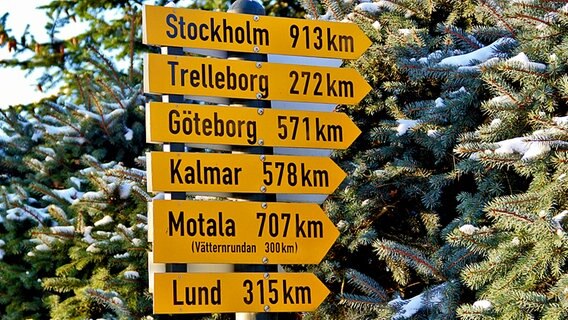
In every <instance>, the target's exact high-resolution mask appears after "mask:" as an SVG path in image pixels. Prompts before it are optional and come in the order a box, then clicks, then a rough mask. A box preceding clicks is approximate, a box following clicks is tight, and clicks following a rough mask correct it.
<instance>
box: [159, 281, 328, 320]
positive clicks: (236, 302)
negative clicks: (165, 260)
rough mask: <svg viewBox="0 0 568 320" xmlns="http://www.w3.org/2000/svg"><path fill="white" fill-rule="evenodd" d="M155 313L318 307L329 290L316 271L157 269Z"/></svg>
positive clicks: (290, 309) (278, 310)
mask: <svg viewBox="0 0 568 320" xmlns="http://www.w3.org/2000/svg"><path fill="white" fill-rule="evenodd" d="M154 283H155V285H154V313H156V314H182V313H216V312H219V313H221V312H299V311H313V310H315V309H316V308H317V307H318V306H319V305H320V304H321V303H322V302H323V300H324V299H325V298H326V297H327V295H328V294H329V290H328V289H327V288H326V287H325V285H323V283H321V281H320V280H319V279H318V278H317V277H316V276H315V275H313V274H312V273H258V272H257V273H245V272H243V273H240V272H239V273H156V274H155V275H154Z"/></svg>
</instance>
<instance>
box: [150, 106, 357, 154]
mask: <svg viewBox="0 0 568 320" xmlns="http://www.w3.org/2000/svg"><path fill="white" fill-rule="evenodd" d="M360 133H361V131H360V130H359V128H357V126H356V125H355V124H354V123H353V121H351V119H349V117H348V116H347V115H346V114H344V113H340V112H316V111H296V110H275V109H256V108H240V107H220V106H204V105H195V104H173V103H162V102H150V103H149V104H147V105H146V140H147V141H148V142H154V143H162V142H179V143H205V144H221V145H241V146H254V145H260V146H267V147H296V148H302V147H305V148H322V149H346V148H347V147H349V145H350V144H351V143H352V142H353V141H354V140H355V138H357V136H359V134H360Z"/></svg>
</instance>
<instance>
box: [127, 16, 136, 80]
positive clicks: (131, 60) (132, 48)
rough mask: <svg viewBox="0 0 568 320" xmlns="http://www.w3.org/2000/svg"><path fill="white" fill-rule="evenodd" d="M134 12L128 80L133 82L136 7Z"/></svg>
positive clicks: (131, 19) (129, 43)
mask: <svg viewBox="0 0 568 320" xmlns="http://www.w3.org/2000/svg"><path fill="white" fill-rule="evenodd" d="M132 11H133V12H131V13H130V33H129V35H128V58H129V60H130V61H129V65H128V80H129V81H130V82H132V79H133V77H134V42H135V41H136V32H135V30H136V20H137V19H136V15H135V14H134V7H132Z"/></svg>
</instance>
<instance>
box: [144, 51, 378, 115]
mask: <svg viewBox="0 0 568 320" xmlns="http://www.w3.org/2000/svg"><path fill="white" fill-rule="evenodd" d="M144 60H145V61H144V92H146V93H154V94H181V95H195V96H214V97H226V98H241V99H259V100H282V101H298V102H320V103H335V104H356V103H358V102H359V101H360V100H361V99H363V97H365V95H367V93H368V92H369V91H370V90H371V87H370V86H369V84H367V82H366V81H365V79H364V78H363V77H361V75H360V74H359V73H358V72H357V71H356V70H355V69H350V68H331V67H317V66H302V65H291V64H281V63H265V62H253V61H241V60H223V59H214V58H199V57H190V56H168V55H159V54H146V55H145V59H144Z"/></svg>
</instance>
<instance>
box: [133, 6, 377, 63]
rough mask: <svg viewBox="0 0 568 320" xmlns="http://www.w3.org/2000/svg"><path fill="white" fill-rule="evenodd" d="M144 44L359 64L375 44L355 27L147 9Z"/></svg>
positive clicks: (204, 12)
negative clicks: (342, 60)
mask: <svg viewBox="0 0 568 320" xmlns="http://www.w3.org/2000/svg"><path fill="white" fill-rule="evenodd" d="M143 10H144V12H143V15H142V17H143V20H142V23H143V28H142V30H143V33H142V37H143V42H144V43H145V44H150V45H161V46H174V47H191V48H201V49H215V50H225V51H239V52H250V53H278V54H285V55H300V56H313V57H328V58H344V59H357V58H358V57H359V56H360V55H361V54H363V52H365V50H367V48H368V47H369V46H370V45H371V41H370V40H369V38H367V36H366V35H365V34H364V33H363V32H362V31H361V29H360V28H359V27H358V26H357V25H356V24H354V23H343V22H330V21H321V20H303V19H291V18H280V17H278V18H277V17H270V16H253V15H246V14H237V13H227V12H214V11H204V10H193V9H181V8H171V7H158V6H144V9H143Z"/></svg>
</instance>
